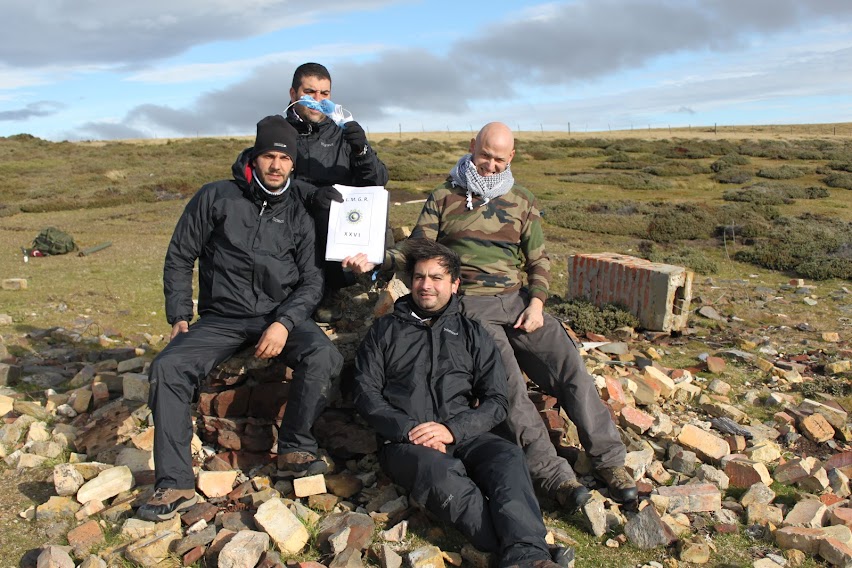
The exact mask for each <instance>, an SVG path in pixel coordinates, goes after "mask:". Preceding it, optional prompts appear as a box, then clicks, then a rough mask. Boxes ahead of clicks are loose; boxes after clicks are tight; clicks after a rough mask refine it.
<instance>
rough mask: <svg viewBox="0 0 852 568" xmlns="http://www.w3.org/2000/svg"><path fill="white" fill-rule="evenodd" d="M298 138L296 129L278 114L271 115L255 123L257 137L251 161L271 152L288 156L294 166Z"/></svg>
mask: <svg viewBox="0 0 852 568" xmlns="http://www.w3.org/2000/svg"><path fill="white" fill-rule="evenodd" d="M298 136H299V135H298V134H297V133H296V129H295V128H293V127H292V126H291V125H290V123H289V122H287V119H285V118H284V117H283V116H281V115H280V114H273V115H272V116H267V117H265V118H262V119H261V120H260V122H258V123H257V137H256V138H255V140H254V148H252V151H251V159H252V160H254V159H255V158H257V157H258V156H259V155H261V154H263V153H264V152H269V151H270V150H273V151H275V152H283V153H284V154H287V155H288V156H290V159H291V160H292V161H293V165H294V166H295V164H296V139H297V138H298Z"/></svg>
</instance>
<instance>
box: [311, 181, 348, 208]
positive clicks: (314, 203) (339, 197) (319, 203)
mask: <svg viewBox="0 0 852 568" xmlns="http://www.w3.org/2000/svg"><path fill="white" fill-rule="evenodd" d="M332 201H337V202H338V203H343V194H341V193H340V192H339V191H337V190H336V189H335V188H334V187H332V186H330V185H325V186H323V187H320V188H318V189H317V190H316V191H315V192H314V193H313V195H312V196H311V210H313V211H328V208H329V207H331V202H332Z"/></svg>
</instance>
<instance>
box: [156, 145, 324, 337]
mask: <svg viewBox="0 0 852 568" xmlns="http://www.w3.org/2000/svg"><path fill="white" fill-rule="evenodd" d="M250 152H251V148H248V149H246V150H244V151H243V152H242V153H241V154H240V156H239V157H238V158H237V161H236V162H235V163H234V165H233V166H232V168H231V171H232V173H233V175H234V179H233V180H222V181H217V182H213V183H209V184H207V185H205V186H203V187H202V188H201V189H200V190H198V192H197V193H196V194H195V195H194V196H193V197H192V199H190V201H189V203H188V204H187V205H186V208H185V209H184V212H183V214H182V215H181V217H180V220H179V221H178V223H177V226H176V227H175V231H174V234H173V235H172V240H171V242H170V243H169V248H168V252H167V253H166V262H165V266H164V270H163V289H164V292H165V296H166V317H167V319H168V321H169V323H170V324H172V325H174V324H175V323H176V322H178V321H181V320H184V321H187V322H188V321H191V320H192V313H193V310H192V271H193V265H194V264H195V260H196V259H198V268H199V274H198V284H199V286H198V288H199V290H198V313H199V315H200V316H202V317H203V316H204V315H206V314H216V315H220V316H226V317H234V318H244V317H254V316H262V315H268V314H274V317H275V320H276V321H278V322H280V323H281V324H283V325H284V327H286V328H287V330H292V329H293V327H295V326H296V325H298V324H300V323H302V322H303V321H305V320H306V319H308V318H309V317H310V316H311V313H313V311H314V309H315V308H316V306H317V304H318V303H319V301H320V298H321V297H322V287H323V276H322V269H321V268H320V267H319V265H318V264H317V261H316V253H315V250H314V249H315V244H314V243H315V234H314V224H313V220H312V219H311V217H310V215H308V213H307V212H306V211H305V209H304V206H303V204H302V203H301V201H300V200H299V199H298V198H297V194H299V193H309V192H310V191H311V190H313V188H312V187H311V186H310V185H309V184H306V183H305V182H301V181H298V180H294V179H292V177H291V181H290V187H289V188H288V189H287V191H285V192H284V193H283V194H281V195H279V196H270V195H268V194H266V193H265V192H264V191H263V190H262V189H261V188H260V187H258V185H257V183H256V182H255V181H254V180H252V179H251V176H252V173H253V172H252V170H251V168H250V166H249V162H250V160H249V155H250Z"/></svg>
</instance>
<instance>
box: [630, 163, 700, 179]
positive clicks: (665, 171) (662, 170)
mask: <svg viewBox="0 0 852 568" xmlns="http://www.w3.org/2000/svg"><path fill="white" fill-rule="evenodd" d="M642 171H643V172H645V173H647V174H651V175H652V176H657V177H675V176H691V175H695V174H708V173H710V168H708V167H707V166H704V165H702V164H699V163H695V162H664V163H662V164H653V165H650V166H646V167H644V168H642Z"/></svg>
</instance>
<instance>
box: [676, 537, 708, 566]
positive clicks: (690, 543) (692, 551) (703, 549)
mask: <svg viewBox="0 0 852 568" xmlns="http://www.w3.org/2000/svg"><path fill="white" fill-rule="evenodd" d="M678 558H679V559H680V561H681V562H691V563H693V564H707V563H708V562H710V544H709V543H708V542H707V541H706V540H705V539H704V538H703V537H701V536H694V537H692V538H687V539H684V540H681V541H680V542H678Z"/></svg>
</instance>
